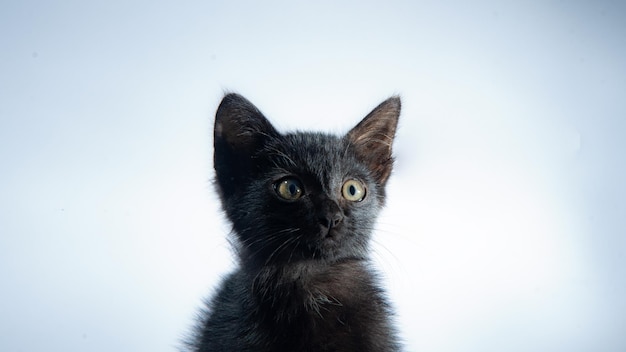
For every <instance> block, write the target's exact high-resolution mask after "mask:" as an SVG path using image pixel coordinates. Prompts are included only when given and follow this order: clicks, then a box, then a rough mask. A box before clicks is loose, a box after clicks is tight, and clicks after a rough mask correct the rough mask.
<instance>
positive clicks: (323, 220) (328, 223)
mask: <svg viewBox="0 0 626 352" xmlns="http://www.w3.org/2000/svg"><path fill="white" fill-rule="evenodd" d="M317 219H318V221H319V224H320V230H321V232H322V235H323V236H324V237H328V236H332V235H333V232H334V231H333V229H336V228H337V227H338V226H339V225H340V224H341V223H342V221H343V212H342V211H341V208H339V205H337V203H336V202H335V201H333V200H330V199H324V200H322V201H321V202H320V204H319V207H318V210H317Z"/></svg>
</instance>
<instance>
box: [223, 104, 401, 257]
mask: <svg viewBox="0 0 626 352" xmlns="http://www.w3.org/2000/svg"><path fill="white" fill-rule="evenodd" d="M399 112H400V101H399V99H398V98H391V99H389V100H387V101H385V102H384V103H382V104H381V105H380V106H378V107H377V108H376V109H374V111H372V113H370V114H369V115H368V116H367V117H366V118H365V119H363V121H361V123H360V124H359V125H357V126H356V127H355V128H353V129H352V130H351V131H350V132H348V134H346V135H345V136H341V137H338V136H332V135H328V134H321V133H303V132H297V133H290V134H280V133H278V132H277V131H276V130H275V129H274V127H272V125H271V124H270V123H269V121H267V119H265V117H263V115H262V114H261V113H260V112H259V111H258V110H257V109H256V108H255V107H254V106H253V105H252V104H251V103H250V102H248V101H247V100H245V98H243V97H241V96H239V95H236V94H229V95H227V96H226V97H225V98H224V100H223V101H222V103H221V104H220V107H219V108H218V112H217V116H216V122H215V156H214V164H215V170H216V174H217V177H216V181H217V186H218V191H219V193H220V196H221V199H222V202H223V205H224V209H225V211H226V214H227V216H228V218H229V219H230V221H231V222H232V224H233V228H234V232H235V234H236V235H237V240H238V250H239V254H240V256H241V258H242V260H243V261H245V262H246V263H247V264H251V265H255V266H262V265H270V264H284V263H293V262H296V261H302V260H339V259H344V258H362V257H365V256H366V255H367V248H368V242H369V238H370V235H371V231H372V229H373V227H374V222H375V219H376V216H377V214H378V212H379V210H380V208H381V206H382V205H383V203H384V200H385V192H384V186H385V183H386V181H387V178H388V176H389V174H390V172H391V167H392V157H391V143H392V141H393V136H394V134H395V128H396V125H397V119H398V115H399Z"/></svg>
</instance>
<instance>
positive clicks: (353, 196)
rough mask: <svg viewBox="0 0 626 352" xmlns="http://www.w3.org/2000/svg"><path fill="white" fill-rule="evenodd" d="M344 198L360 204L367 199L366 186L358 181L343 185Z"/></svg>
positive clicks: (349, 181) (347, 182)
mask: <svg viewBox="0 0 626 352" xmlns="http://www.w3.org/2000/svg"><path fill="white" fill-rule="evenodd" d="M341 192H342V193H343V197H344V198H345V199H347V200H349V201H351V202H360V201H362V200H363V198H365V185H363V183H361V182H360V181H357V180H354V179H352V180H348V181H346V182H345V183H344V184H343V187H342V190H341Z"/></svg>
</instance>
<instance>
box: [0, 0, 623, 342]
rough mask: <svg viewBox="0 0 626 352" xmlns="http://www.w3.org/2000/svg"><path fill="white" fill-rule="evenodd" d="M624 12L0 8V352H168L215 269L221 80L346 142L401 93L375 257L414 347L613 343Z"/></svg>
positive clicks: (484, 7) (227, 262)
mask: <svg viewBox="0 0 626 352" xmlns="http://www.w3.org/2000/svg"><path fill="white" fill-rule="evenodd" d="M625 50H626V8H625V6H624V5H623V4H622V3H621V2H619V1H617V2H610V1H537V2H531V1H520V2H461V1H459V2H437V1H433V2H417V1H415V2H409V1H406V2H399V1H396V2H391V1H390V2H382V1H381V2H372V1H352V2H342V3H341V4H338V2H330V1H318V2H305V1H291V2H287V1H285V2H283V3H278V2H270V1H264V2H261V1H258V2H252V1H249V2H241V1H231V2H228V3H226V2H224V3H222V4H218V3H217V2H208V1H196V2H194V1H178V2H173V1H172V2H169V3H168V2H160V1H142V2H139V1H137V2H127V1H119V2H116V1H95V2H85V1H39V2H38V1H5V2H3V3H2V4H0V165H1V166H0V167H1V169H0V170H1V171H0V350H1V351H5V352H16V351H107V352H110V351H116V352H123V351H175V350H176V348H177V346H179V345H180V340H181V339H182V338H183V337H184V335H185V334H186V333H187V332H188V331H189V330H190V328H191V326H192V325H193V320H194V315H195V312H196V311H197V308H198V307H199V306H200V304H201V300H202V299H203V297H206V296H208V295H209V294H210V293H211V292H212V290H213V289H214V288H215V286H216V285H217V284H218V283H219V278H220V275H223V274H225V273H227V272H228V271H229V270H231V268H232V265H233V261H232V259H231V256H230V253H229V247H228V242H227V240H226V235H227V233H228V231H229V227H228V225H227V224H226V223H225V222H224V219H223V217H222V215H221V213H220V210H219V204H218V200H217V197H216V195H215V194H214V192H213V187H212V184H211V179H212V177H213V171H212V163H211V160H212V148H211V146H212V120H213V114H214V112H215V109H216V107H217V104H218V103H219V101H220V99H221V97H222V95H223V93H224V92H225V91H237V92H239V93H241V94H243V95H245V96H246V97H248V98H249V99H250V100H251V101H252V102H253V103H255V104H256V105H257V106H258V107H259V108H260V109H261V110H262V111H263V112H264V113H265V114H266V115H267V116H268V117H269V118H270V120H271V121H272V122H274V123H275V125H276V127H277V128H278V129H279V130H282V131H286V130H293V129H303V130H308V129H313V130H323V131H330V132H336V133H343V132H345V131H347V130H348V129H349V128H350V127H352V126H353V125H354V124H356V123H357V122H358V121H359V120H360V119H361V118H362V117H363V116H365V114H366V113H367V112H369V111H370V110H371V109H372V108H373V107H374V106H376V105H377V104H378V103H380V102H381V101H382V100H383V99H385V98H387V97H388V96H390V95H392V94H395V93H397V94H400V95H401V96H402V98H403V104H404V105H403V112H402V116H401V123H400V129H399V133H398V137H397V140H396V143H395V151H396V155H397V167H396V169H395V173H394V175H393V176H392V179H391V182H390V184H389V194H388V207H387V209H386V211H385V212H384V214H383V216H382V217H381V219H380V221H379V226H378V227H379V231H378V232H377V234H376V237H375V248H374V249H375V252H374V254H373V257H374V259H375V261H376V264H377V265H378V267H379V268H380V270H381V271H382V272H383V273H384V275H385V285H386V286H387V288H388V292H389V295H390V298H391V300H392V301H393V303H394V306H395V307H396V310H397V312H398V314H397V321H398V326H399V329H400V331H401V333H402V337H403V339H404V340H405V341H406V349H407V350H409V351H428V352H436V351H459V352H461V351H481V352H484V351H570V352H571V351H611V352H618V351H625V350H626V299H625V297H626V254H625V251H626V233H625V232H626V230H625V229H626V221H625V220H624V219H625V215H626V211H625V209H626V207H625V204H624V199H625V197H626V187H625V186H624V180H625V179H626V172H625V165H626V163H625V160H624V152H625V151H626V141H625V132H626V122H625V121H626V55H625Z"/></svg>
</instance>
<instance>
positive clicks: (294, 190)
mask: <svg viewBox="0 0 626 352" xmlns="http://www.w3.org/2000/svg"><path fill="white" fill-rule="evenodd" d="M274 190H275V191H276V193H277V194H278V196H280V198H282V199H285V200H296V199H298V198H300V197H301V196H302V186H301V184H300V181H298V180H297V179H295V178H287V179H282V180H281V181H278V182H276V183H275V184H274Z"/></svg>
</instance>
